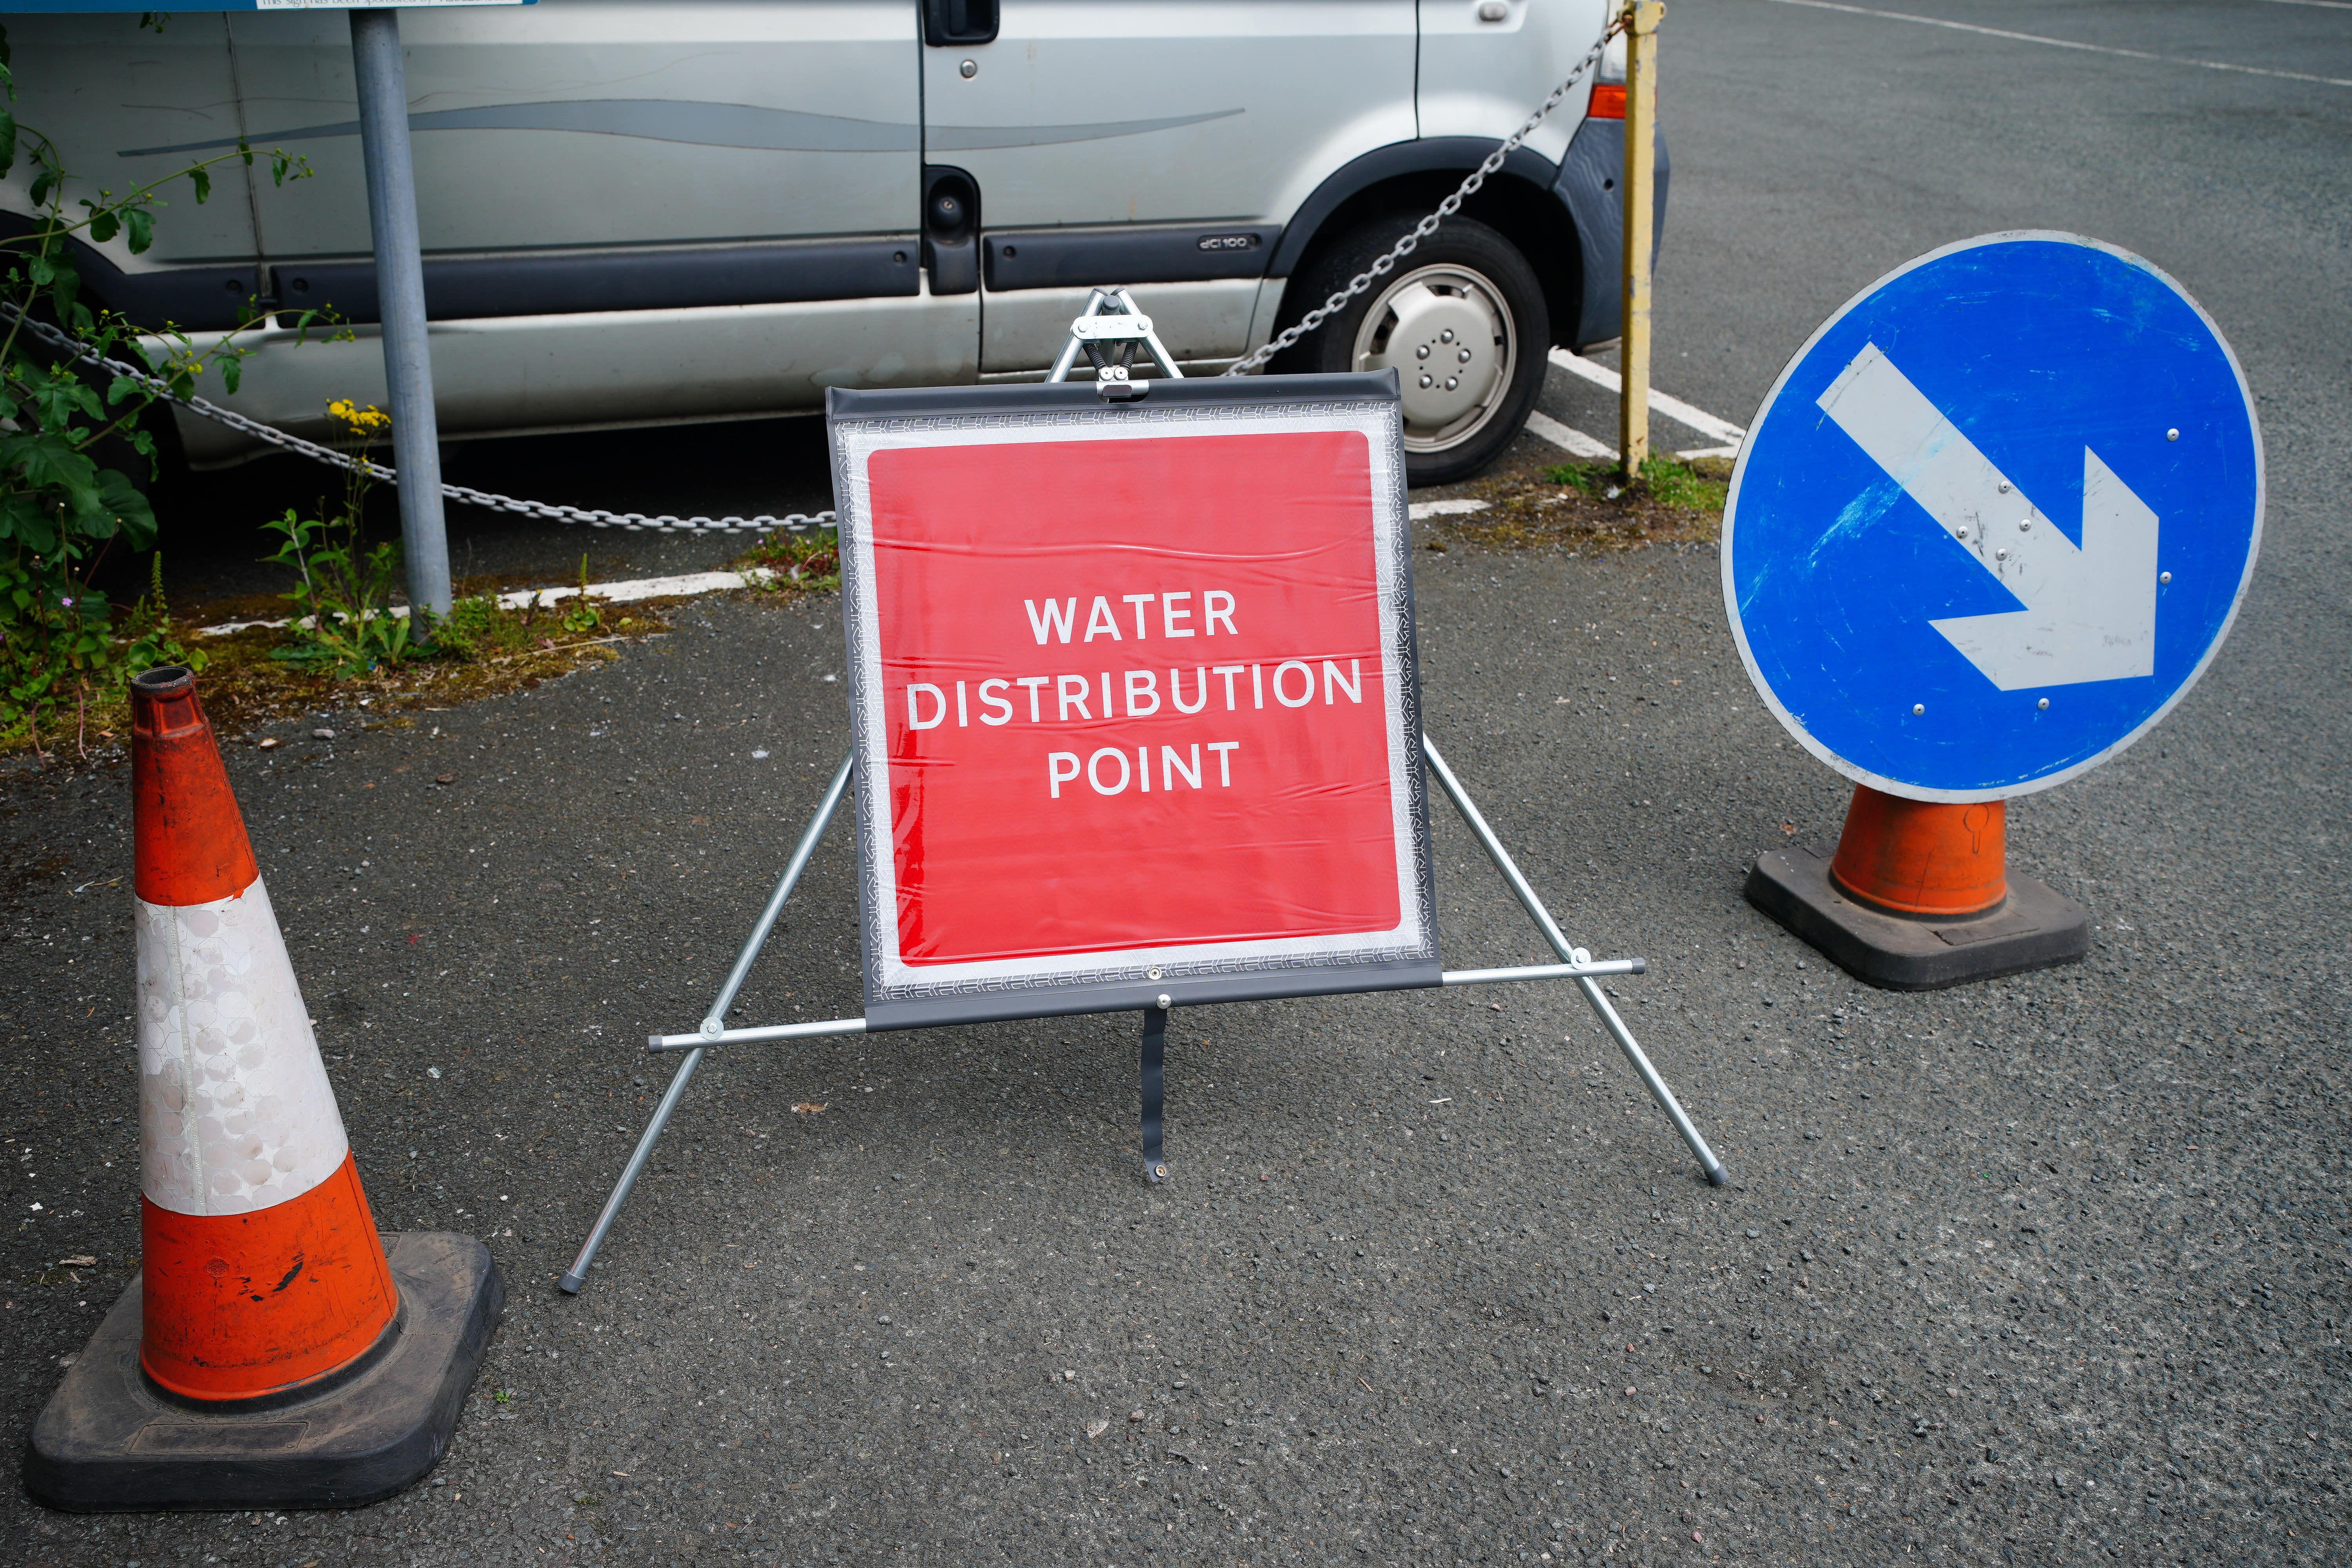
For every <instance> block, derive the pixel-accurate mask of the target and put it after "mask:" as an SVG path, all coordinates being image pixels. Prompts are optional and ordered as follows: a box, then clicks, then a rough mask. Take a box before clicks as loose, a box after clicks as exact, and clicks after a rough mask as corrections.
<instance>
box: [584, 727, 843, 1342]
mask: <svg viewBox="0 0 2352 1568" xmlns="http://www.w3.org/2000/svg"><path fill="white" fill-rule="evenodd" d="M853 760H854V759H853V758H851V757H844V758H842V759H841V766H839V767H838V768H835V770H834V772H833V783H832V784H829V785H827V786H826V788H825V792H824V801H823V802H821V803H820V804H819V805H818V806H817V808H816V816H814V818H812V819H811V820H810V822H809V825H808V826H807V828H806V829H805V830H803V832H802V834H801V841H800V843H799V844H798V845H796V846H794V847H793V858H792V861H791V863H790V864H788V865H787V866H785V868H784V874H783V876H782V879H780V880H778V882H777V883H776V890H775V891H774V892H772V893H771V894H769V895H768V907H767V908H766V909H763V910H761V911H760V918H759V920H758V921H755V922H754V923H753V924H752V927H751V936H750V937H749V938H747V939H746V940H745V941H744V943H743V951H742V952H740V953H738V954H736V956H735V967H734V968H733V969H731V970H730V971H728V973H727V984H724V985H721V986H720V987H719V995H718V997H717V999H716V1000H714V1001H713V1002H712V1003H711V1004H710V1010H709V1012H708V1013H706V1014H704V1015H703V1017H702V1032H703V1033H704V1034H705V1035H708V1036H711V1037H717V1036H718V1035H719V1033H720V1032H721V1031H723V1030H724V1029H725V1028H726V1027H727V1009H728V1008H730V1007H731V1006H733V1005H735V994H736V993H737V992H739V991H740V990H742V989H743V982H744V980H745V979H746V978H747V977H749V976H750V974H751V964H752V963H753V961H754V960H756V959H757V958H758V957H759V956H760V949H761V948H762V947H764V946H766V945H767V941H768V933H769V932H770V931H774V930H775V929H776V921H777V920H778V919H779V918H780V917H782V914H783V912H784V900H786V899H789V898H791V897H792V896H793V886H794V885H795V884H797V883H798V882H799V881H800V879H801V872H802V871H803V870H805V869H806V868H807V867H808V863H809V857H810V856H811V855H813V854H814V853H815V852H816V845H817V840H818V839H820V838H823V837H824V830H825V828H826V827H828V826H831V825H832V822H833V818H834V815H835V813H836V812H838V811H839V810H840V809H841V799H842V796H843V795H846V794H847V793H848V792H849V768H850V763H851V762H852V761H853ZM701 1065H702V1047H700V1046H697V1047H695V1048H694V1049H692V1050H690V1051H688V1052H687V1053H686V1059H685V1060H684V1061H682V1062H680V1063H678V1064H677V1072H676V1073H674V1074H672V1075H671V1077H670V1080H669V1088H668V1089H667V1090H665V1091H664V1092H663V1094H662V1097H661V1103H660V1104H659V1105H657V1106H656V1107H654V1114H653V1120H652V1121H648V1122H646V1130H645V1132H644V1133H643V1134H642V1135H641V1136H640V1137H639V1138H638V1139H637V1146H636V1149H635V1152H632V1153H631V1154H630V1155H629V1163H627V1164H626V1165H625V1166H623V1167H622V1168H621V1179H620V1180H619V1181H618V1182H615V1183H614V1184H613V1193H612V1195H611V1196H610V1197H608V1198H606V1199H605V1200H604V1211H603V1212H602V1213H600V1214H599V1215H597V1216H596V1223H595V1225H594V1226H592V1227H590V1229H589V1232H588V1239H587V1240H586V1241H584V1242H583V1243H582V1244H581V1246H580V1256H579V1257H578V1258H573V1259H572V1267H571V1268H569V1269H568V1270H566V1271H565V1273H564V1275H563V1278H562V1279H559V1280H558V1281H556V1283H557V1284H558V1285H560V1286H561V1287H562V1289H563V1291H564V1293H565V1294H566V1295H570V1296H577V1295H578V1294H580V1287H581V1286H583V1285H584V1284H586V1283H587V1282H588V1266H589V1265H590V1264H592V1263H593V1262H594V1261H595V1260H596V1249H597V1248H598V1247H602V1246H604V1233H605V1232H606V1231H609V1230H611V1229H612V1228H613V1221H614V1219H615V1218H616V1217H618V1216H619V1215H620V1212H621V1205H623V1204H625V1203H627V1202H628V1201H629V1191H630V1189H631V1188H633V1187H635V1185H636V1184H637V1175H638V1173H640V1172H642V1171H643V1170H644V1169H645V1168H646V1161H647V1160H649V1159H651V1158H652V1157H653V1152H654V1145H655V1144H656V1143H658V1142H661V1135H662V1131H663V1130H664V1129H665V1128H667V1126H668V1125H669V1119H670V1113H671V1112H672V1111H674V1110H677V1102H678V1101H679V1100H683V1099H685V1098H686V1086H687V1085H688V1084H689V1083H691V1082H693V1081H694V1070H695V1068H698V1067H700V1066H701Z"/></svg>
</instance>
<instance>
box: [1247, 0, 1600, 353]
mask: <svg viewBox="0 0 2352 1568" xmlns="http://www.w3.org/2000/svg"><path fill="white" fill-rule="evenodd" d="M1626 15H1627V14H1626V13H1623V12H1621V13H1619V14H1618V15H1617V16H1615V17H1613V18H1612V20H1611V21H1610V24H1609V26H1606V27H1604V28H1602V29H1601V37H1600V38H1599V39H1598V40H1596V41H1595V42H1594V44H1593V46H1592V47H1591V48H1589V49H1587V50H1585V51H1584V58H1582V59H1580V60H1579V61H1577V62H1576V68H1575V69H1574V70H1572V71H1570V72H1569V73H1568V79H1567V80H1566V81H1563V82H1561V83H1560V84H1559V86H1558V87H1556V88H1554V89H1551V96H1550V97H1549V98H1547V99H1545V100H1543V103H1542V105H1541V106H1540V107H1539V108H1538V109H1537V110H1536V111H1535V112H1534V113H1533V114H1530V115H1528V119H1527V123H1526V124H1524V125H1522V126H1520V127H1519V128H1518V129H1517V131H1514V132H1511V134H1510V137H1509V139H1508V140H1507V141H1506V142H1504V143H1503V144H1502V145H1501V146H1499V147H1497V148H1496V149H1495V150H1494V151H1493V152H1492V153H1488V154H1486V162H1485V163H1481V164H1479V165H1478V167H1477V168H1476V169H1475V170H1473V171H1472V172H1471V174H1470V177H1469V178H1468V179H1466V180H1465V181H1463V182H1462V184H1460V186H1458V187H1457V188H1456V189H1455V190H1454V194H1453V195H1450V196H1448V197H1446V198H1445V199H1444V201H1442V202H1440V203H1438V204H1437V210H1436V211H1435V212H1433V213H1431V214H1430V215H1429V216H1427V217H1425V218H1423V219H1422V220H1421V221H1420V222H1419V223H1417V224H1415V225H1413V226H1412V232H1411V233H1410V234H1407V235H1406V236H1405V237H1403V238H1402V239H1400V240H1398V241H1397V242H1396V244H1395V245H1393V246H1391V247H1389V253H1388V254H1387V255H1386V256H1383V257H1381V258H1380V259H1379V260H1378V261H1375V262H1373V263H1372V264H1371V265H1370V267H1368V268H1365V269H1364V270H1363V271H1361V272H1359V273H1357V274H1356V276H1355V277H1354V278H1353V279H1350V280H1349V284H1348V286H1347V287H1346V288H1345V289H1340V290H1339V292H1338V293H1337V294H1334V295H1332V296H1331V297H1330V298H1329V299H1328V300H1324V301H1323V303H1321V304H1320V305H1318V306H1317V307H1316V308H1315V309H1314V310H1309V311H1307V314H1305V315H1304V316H1301V317H1300V318H1299V319H1298V321H1297V324H1296V325H1294V326H1291V327H1288V328H1286V329H1285V330H1284V331H1283V332H1282V333H1281V335H1279V336H1278V337H1276V338H1275V339H1274V341H1273V342H1268V343H1265V344H1264V345H1262V346H1261V347H1258V348H1255V349H1253V350H1251V351H1250V353H1247V354H1245V355H1244V356H1243V357H1242V358H1240V359H1238V360H1236V361H1234V363H1232V364H1230V365H1228V366H1226V367H1225V369H1224V370H1223V372H1222V373H1221V374H1225V375H1243V374H1247V373H1248V372H1250V371H1253V370H1255V369H1256V368H1257V367H1258V366H1260V365H1262V364H1264V363H1265V362H1266V361H1268V360H1270V359H1272V358H1273V357H1274V356H1275V355H1276V354H1278V353H1281V352H1282V351H1283V350H1285V349H1286V348H1289V347H1290V346H1291V345H1292V344H1294V343H1296V342H1298V340H1299V339H1301V338H1303V337H1305V336H1306V335H1307V333H1309V332H1311V331H1314V330H1315V329H1316V328H1318V327H1319V326H1321V325H1322V324H1323V323H1324V322H1325V321H1328V320H1330V319H1331V317H1333V316H1335V315H1337V314H1338V313H1339V311H1341V310H1345V309H1347V306H1348V301H1349V300H1352V299H1354V298H1355V297H1356V296H1357V295H1359V294H1360V293H1362V292H1363V291H1364V290H1365V289H1369V288H1370V287H1371V286H1372V285H1373V284H1374V283H1376V282H1378V281H1379V280H1380V279H1382V278H1385V277H1387V276H1388V275H1389V274H1390V273H1391V272H1393V271H1395V270H1396V264H1397V263H1398V262H1400V261H1402V260H1403V259H1404V258H1406V257H1408V256H1410V255H1412V252H1413V248H1414V247H1416V246H1418V245H1420V244H1421V242H1422V241H1423V240H1424V239H1427V238H1428V237H1430V236H1431V235H1433V234H1435V233H1436V232H1437V226H1438V225H1439V224H1442V223H1444V221H1445V220H1446V219H1447V218H1450V217H1452V216H1454V214H1455V213H1458V212H1460V211H1461V210H1462V204H1463V203H1464V202H1465V201H1468V200H1469V199H1470V198H1471V197H1472V196H1473V195H1476V194H1477V191H1478V188H1479V187H1480V186H1481V185H1484V184H1486V176H1487V175H1489V174H1493V173H1494V172H1495V171H1496V170H1497V169H1499V168H1501V167H1502V166H1503V160H1505V159H1506V158H1508V157H1509V156H1510V155H1511V152H1512V149H1514V148H1516V147H1517V146H1518V145H1519V143H1520V142H1525V141H1526V140H1527V139H1528V137H1529V136H1531V135H1533V134H1534V133H1535V129H1536V127H1537V126H1538V125H1541V124H1542V123H1543V122H1544V120H1545V118H1546V117H1547V116H1548V115H1549V114H1550V113H1551V111H1552V110H1555V109H1558V108H1559V105H1560V100H1563V99H1565V98H1566V97H1567V96H1568V93H1569V89H1570V88H1572V87H1574V86H1575V85H1576V84H1577V82H1578V81H1579V80H1580V79H1581V78H1582V77H1583V75H1584V73H1585V72H1586V71H1589V70H1591V68H1593V67H1594V66H1595V65H1596V64H1598V63H1599V62H1600V59H1601V56H1602V55H1603V54H1605V53H1606V52H1607V51H1608V48H1609V40H1610V39H1612V38H1613V37H1616V36H1617V35H1618V34H1619V33H1621V32H1622V31H1624V29H1625V19H1626Z"/></svg>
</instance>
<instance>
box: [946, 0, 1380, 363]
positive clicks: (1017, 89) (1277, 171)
mask: <svg viewBox="0 0 2352 1568" xmlns="http://www.w3.org/2000/svg"><path fill="white" fill-rule="evenodd" d="M913 3H914V4H916V5H919V7H921V10H922V17H923V27H924V47H923V157H924V162H925V163H926V165H927V166H928V167H929V168H931V169H933V170H939V169H953V170H958V171H961V172H963V173H964V174H968V175H969V176H970V178H971V184H972V185H973V186H975V187H976V190H977V198H978V214H977V217H978V222H979V226H980V257H979V260H980V272H981V281H982V285H983V288H984V292H983V295H982V347H981V369H982V373H983V374H1017V373H1030V372H1034V371H1037V370H1041V369H1044V368H1045V366H1047V365H1048V364H1050V363H1052V361H1053V358H1054V356H1055V353H1057V352H1059V350H1060V347H1061V344H1062V342H1063V341H1064V339H1065V337H1066V335H1067V332H1068V328H1069V321H1070V318H1071V317H1072V316H1074V315H1076V313H1077V310H1078V309H1079V307H1080V306H1081V305H1082V304H1083V303H1084V301H1085V299H1086V293H1087V288H1088V287H1089V286H1092V285H1097V284H1119V283H1125V284H1132V285H1136V286H1138V287H1137V289H1136V293H1137V299H1138V301H1139V303H1140V304H1142V306H1143V307H1144V309H1145V310H1147V311H1149V312H1150V315H1151V316H1152V319H1153V321H1154V322H1155V324H1156V325H1157V327H1158V329H1159V331H1160V336H1161V338H1162V340H1163V341H1164V342H1167V343H1168V345H1169V348H1170V349H1171V352H1173V353H1175V355H1176V356H1177V358H1178V359H1179V360H1181V361H1190V362H1193V363H1201V364H1202V365H1203V367H1204V368H1208V367H1212V366H1213V365H1215V364H1216V363H1218V362H1221V361H1225V360H1230V359H1232V358H1234V356H1236V355H1238V354H1240V353H1243V352H1244V347H1245V346H1246V344H1247V342H1249V340H1250V338H1251V335H1252V331H1253V322H1254V318H1255V330H1256V331H1257V334H1258V335H1259V336H1260V337H1261V338H1262V337H1263V336H1264V334H1265V321H1266V320H1267V319H1269V318H1270V312H1271V310H1272V300H1274V298H1276V296H1278V291H1279V289H1278V285H1274V286H1268V287H1265V288H1263V289H1262V288H1261V282H1262V280H1263V279H1264V278H1265V264H1266V259H1267V258H1268V256H1269V255H1270V254H1271V252H1272V250H1273V248H1274V245H1275V242H1276V239H1277V238H1278V237H1280V235H1281V233H1282V228H1283V225H1284V223H1285V222H1286V220H1287V219H1288V218H1289V216H1291V215H1292V214H1293V213H1294V212H1295V211H1296V210H1297V207H1298V205H1299V204H1300V203H1301V202H1303V201H1304V200H1305V199H1306V198H1307V195H1308V194H1309V193H1310V192H1312V191H1313V190H1314V189H1315V187H1316V185H1317V184H1318V183H1319V182H1320V181H1321V180H1322V179H1323V177H1324V176H1325V175H1327V174H1330V173H1331V172H1332V171H1333V170H1335V169H1337V168H1339V166H1340V165H1341V164H1343V163H1347V162H1348V161H1349V159H1351V158H1354V157H1356V156H1357V155H1359V154H1360V153H1366V152H1369V151H1370V150H1371V149H1372V148H1375V147H1379V146H1383V145H1386V144H1387V143H1389V142H1404V141H1410V140H1412V136H1413V134H1414V118H1413V100H1412V98H1413V58H1414V45H1415V36H1414V4H1413V0H1351V3H1349V4H1330V3H1328V0H1160V3H1156V4H1127V3H1121V0H913ZM1262 294H1263V295H1265V302H1264V308H1263V309H1261V295H1262Z"/></svg>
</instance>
